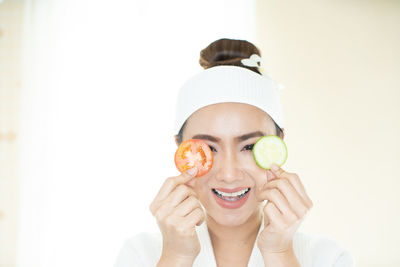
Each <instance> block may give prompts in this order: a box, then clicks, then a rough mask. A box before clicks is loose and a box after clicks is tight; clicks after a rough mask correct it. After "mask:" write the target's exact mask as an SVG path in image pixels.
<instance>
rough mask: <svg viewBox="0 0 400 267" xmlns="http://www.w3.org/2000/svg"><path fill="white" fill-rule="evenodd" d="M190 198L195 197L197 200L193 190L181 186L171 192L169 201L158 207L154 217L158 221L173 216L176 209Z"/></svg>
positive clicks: (166, 200)
mask: <svg viewBox="0 0 400 267" xmlns="http://www.w3.org/2000/svg"><path fill="white" fill-rule="evenodd" d="M189 197H195V198H196V199H197V195H196V193H195V192H194V190H193V189H191V188H190V187H188V186H186V185H183V184H180V185H178V186H177V187H176V188H175V189H174V190H173V191H172V192H171V194H170V195H169V196H168V197H167V199H165V200H164V201H163V202H161V203H160V205H159V207H156V210H155V212H154V214H153V215H154V216H155V217H156V218H157V220H162V219H163V218H164V217H166V216H168V215H169V214H171V213H172V211H173V210H174V209H175V207H177V206H178V205H179V204H180V203H181V202H182V201H184V200H185V199H187V198H189Z"/></svg>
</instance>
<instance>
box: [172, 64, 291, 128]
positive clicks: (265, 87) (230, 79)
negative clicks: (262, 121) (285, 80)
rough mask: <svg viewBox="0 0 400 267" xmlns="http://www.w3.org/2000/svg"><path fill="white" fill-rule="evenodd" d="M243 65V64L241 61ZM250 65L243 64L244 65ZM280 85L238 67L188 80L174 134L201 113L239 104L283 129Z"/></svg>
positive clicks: (212, 70)
mask: <svg viewBox="0 0 400 267" xmlns="http://www.w3.org/2000/svg"><path fill="white" fill-rule="evenodd" d="M242 62H243V60H242ZM246 63H247V62H243V64H244V65H248V64H246ZM280 89H281V85H280V84H277V83H276V82H275V81H274V80H272V79H271V78H270V77H269V76H267V75H260V74H258V73H256V72H254V71H251V70H249V69H246V68H243V67H239V66H231V65H229V66H227V65H222V66H214V67H211V68H208V69H205V70H203V71H201V72H200V73H198V74H196V75H195V76H193V77H191V78H190V79H189V80H187V81H186V82H185V83H184V84H183V86H182V87H181V88H180V91H179V93H178V99H177V104H176V118H175V133H176V134H178V132H179V130H180V128H181V127H182V125H183V123H184V122H185V121H186V119H188V118H189V117H190V115H192V113H193V112H195V111H197V110H198V109H200V108H202V107H205V106H208V105H212V104H217V103H223V102H238V103H245V104H250V105H253V106H256V107H258V108H260V109H261V110H264V111H265V112H266V113H267V114H268V115H269V116H270V117H271V118H272V119H273V120H274V121H275V122H276V124H278V126H279V127H280V128H284V119H283V114H282V107H281V102H280V97H279V90H280Z"/></svg>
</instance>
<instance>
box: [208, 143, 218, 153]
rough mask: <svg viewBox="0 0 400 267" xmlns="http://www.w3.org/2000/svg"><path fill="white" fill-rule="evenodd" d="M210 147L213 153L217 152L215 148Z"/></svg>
mask: <svg viewBox="0 0 400 267" xmlns="http://www.w3.org/2000/svg"><path fill="white" fill-rule="evenodd" d="M209 147H210V149H211V151H215V152H217V150H215V148H214V147H213V146H210V145H209Z"/></svg>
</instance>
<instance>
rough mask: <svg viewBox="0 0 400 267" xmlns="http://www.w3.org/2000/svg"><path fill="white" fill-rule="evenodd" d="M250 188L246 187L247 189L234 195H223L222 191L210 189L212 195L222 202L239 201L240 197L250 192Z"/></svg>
mask: <svg viewBox="0 0 400 267" xmlns="http://www.w3.org/2000/svg"><path fill="white" fill-rule="evenodd" d="M250 189H251V188H250V187H248V188H247V189H244V190H241V191H238V192H235V193H225V192H222V191H218V190H216V189H214V188H213V189H212V191H213V193H214V194H215V195H216V196H217V197H218V198H220V199H222V200H226V201H232V202H233V201H237V200H239V199H241V198H242V197H244V196H245V195H246V194H247V193H248V192H250Z"/></svg>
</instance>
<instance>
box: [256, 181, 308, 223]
mask: <svg viewBox="0 0 400 267" xmlns="http://www.w3.org/2000/svg"><path fill="white" fill-rule="evenodd" d="M261 195H262V196H263V197H265V199H267V200H268V201H269V202H273V203H274V204H275V206H276V207H277V208H278V210H279V213H280V214H281V215H282V216H283V217H285V219H286V220H287V221H295V220H297V219H298V218H300V216H298V215H297V214H296V211H295V210H294V209H292V208H291V205H290V204H289V202H288V201H287V199H286V198H285V197H284V196H283V195H282V193H281V192H280V191H279V190H278V189H276V188H271V189H267V190H265V191H263V192H262V193H261ZM269 202H268V203H269ZM268 203H267V204H268Z"/></svg>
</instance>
